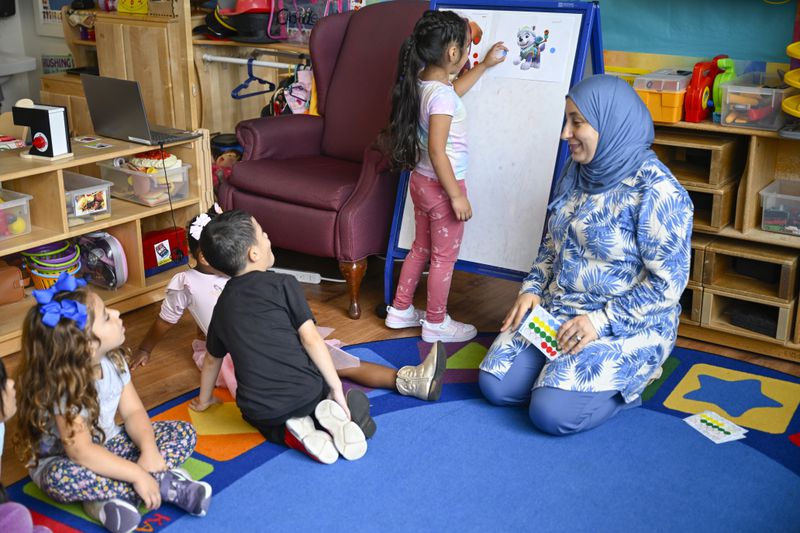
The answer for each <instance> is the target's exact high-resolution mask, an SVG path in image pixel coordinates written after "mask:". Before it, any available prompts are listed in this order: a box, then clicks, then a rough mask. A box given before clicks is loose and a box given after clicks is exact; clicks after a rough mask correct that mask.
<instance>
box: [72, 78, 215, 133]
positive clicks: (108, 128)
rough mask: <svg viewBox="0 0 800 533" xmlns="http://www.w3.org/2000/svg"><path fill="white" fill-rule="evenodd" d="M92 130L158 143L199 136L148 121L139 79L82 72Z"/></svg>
mask: <svg viewBox="0 0 800 533" xmlns="http://www.w3.org/2000/svg"><path fill="white" fill-rule="evenodd" d="M81 83H83V92H84V94H85V95H86V103H87V104H88V105H89V115H90V116H91V117H92V125H93V126H94V131H95V133H96V134H98V135H102V136H103V137H111V138H112V139H119V140H121V141H131V142H135V143H141V144H147V145H150V146H158V145H159V144H162V143H164V144H166V143H172V142H178V141H185V140H188V139H194V138H196V137H200V135H201V134H200V133H195V132H191V131H185V130H177V129H175V128H167V127H164V126H154V127H151V126H150V124H149V123H148V122H147V113H145V110H144V102H143V101H142V93H141V91H140V90H139V82H138V81H130V80H119V79H117V78H106V77H104V76H92V75H90V74H81Z"/></svg>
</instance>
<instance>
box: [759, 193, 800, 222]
mask: <svg viewBox="0 0 800 533" xmlns="http://www.w3.org/2000/svg"><path fill="white" fill-rule="evenodd" d="M758 194H759V195H760V196H761V209H762V211H761V229H763V230H764V231H774V232H776V233H788V234H789V235H800V181H794V180H775V181H773V182H772V183H770V184H769V185H767V186H766V187H764V188H763V189H761V191H760V192H759V193H758Z"/></svg>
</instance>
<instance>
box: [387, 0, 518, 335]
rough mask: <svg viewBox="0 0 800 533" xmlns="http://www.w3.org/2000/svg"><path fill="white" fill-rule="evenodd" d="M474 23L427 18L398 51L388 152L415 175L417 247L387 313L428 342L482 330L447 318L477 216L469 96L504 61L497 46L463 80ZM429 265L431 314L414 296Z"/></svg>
mask: <svg viewBox="0 0 800 533" xmlns="http://www.w3.org/2000/svg"><path fill="white" fill-rule="evenodd" d="M471 40H472V38H471V35H470V30H469V24H468V21H467V20H465V19H463V18H461V17H460V16H459V15H457V14H456V13H454V12H452V11H427V12H426V13H425V14H424V15H423V16H422V18H421V19H420V20H419V21H417V24H416V26H415V27H414V32H413V33H412V35H411V36H410V37H409V38H408V39H406V42H405V43H404V44H403V47H402V48H401V50H400V59H399V64H398V77H397V82H396V84H395V86H394V92H393V95H392V113H391V122H390V124H389V127H388V129H387V131H386V141H387V144H388V146H387V152H388V153H389V156H390V158H391V161H392V164H393V166H394V167H395V168H398V169H403V170H412V173H411V179H410V181H409V190H410V193H411V199H412V201H413V202H414V222H415V227H416V229H415V236H414V244H413V245H412V246H411V251H410V252H409V253H408V256H407V257H406V260H405V262H404V263H403V268H402V269H401V271H400V281H399V283H398V286H397V292H396V293H395V298H394V302H392V305H390V306H388V308H387V316H386V326H387V327H389V328H392V329H399V328H408V327H417V326H419V325H420V324H421V325H422V339H423V340H424V341H426V342H436V341H442V342H462V341H467V340H469V339H471V338H473V337H474V336H475V335H476V334H477V331H476V329H475V327H474V326H472V325H470V324H463V323H461V322H457V321H455V320H453V319H452V318H450V316H449V315H448V314H447V296H448V293H449V292H450V282H451V280H452V275H453V266H454V264H455V261H456V258H457V257H458V251H459V248H460V247H461V237H462V235H463V234H464V222H466V221H467V220H469V219H470V218H471V217H472V207H471V206H470V203H469V200H468V199H467V187H466V184H465V180H464V179H465V178H466V177H467V161H468V159H469V152H468V150H467V139H466V131H467V124H466V110H465V108H464V104H463V103H462V102H461V98H460V97H461V96H462V95H464V94H465V93H466V92H467V91H468V90H469V89H470V88H471V87H472V86H473V85H474V84H475V82H477V81H478V79H479V78H480V77H481V76H482V75H483V73H484V72H485V71H486V69H487V68H491V67H493V66H494V65H497V64H498V63H501V62H502V61H504V60H505V54H506V52H507V51H508V49H507V48H506V47H505V46H503V43H495V44H494V45H493V46H492V47H491V48H490V49H489V51H488V53H487V54H486V57H485V58H484V59H483V61H481V62H480V63H477V64H476V65H475V66H474V67H473V68H471V69H470V70H467V71H466V73H465V74H463V75H462V76H460V77H459V78H458V79H456V80H455V81H453V82H452V83H451V82H450V79H451V78H452V77H453V76H454V75H456V74H458V72H459V71H461V69H462V67H464V64H465V62H466V61H468V56H469V46H470V43H471ZM429 259H430V270H429V274H428V301H427V313H425V312H422V311H418V310H416V309H414V306H413V305H412V302H413V299H414V291H415V290H416V288H417V284H418V283H419V280H420V277H421V276H422V271H423V270H424V268H425V265H426V263H427V262H428V260H429Z"/></svg>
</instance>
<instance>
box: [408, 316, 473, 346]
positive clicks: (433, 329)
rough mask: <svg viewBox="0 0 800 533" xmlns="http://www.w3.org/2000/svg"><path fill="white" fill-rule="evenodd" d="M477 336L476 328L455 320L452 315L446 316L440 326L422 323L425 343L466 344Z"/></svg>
mask: <svg viewBox="0 0 800 533" xmlns="http://www.w3.org/2000/svg"><path fill="white" fill-rule="evenodd" d="M477 334H478V330H477V329H475V326H473V325H471V324H464V323H462V322H458V321H456V320H453V319H452V318H450V315H445V317H444V320H443V321H442V322H440V323H439V324H431V323H430V322H428V321H427V320H423V321H422V340H424V341H425V342H436V341H442V342H466V341H468V340H470V339H473V338H475V335H477Z"/></svg>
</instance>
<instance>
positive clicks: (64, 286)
mask: <svg viewBox="0 0 800 533" xmlns="http://www.w3.org/2000/svg"><path fill="white" fill-rule="evenodd" d="M84 285H86V280H83V279H78V278H76V277H74V276H72V275H70V274H67V273H66V272H62V273H61V275H60V276H59V277H58V280H56V282H55V284H54V285H53V286H52V287H50V288H49V289H42V290H36V291H33V297H34V298H36V302H37V303H38V304H39V313H41V314H42V323H43V324H44V325H45V326H48V327H51V328H54V327H56V324H58V322H59V321H60V320H61V319H62V318H68V319H70V320H74V321H75V323H76V324H77V325H78V327H79V328H81V329H84V328H85V327H86V306H85V305H83V304H82V303H80V302H76V301H75V300H69V299H66V298H65V299H63V300H61V301H60V302H55V301H53V298H54V297H55V295H56V294H58V293H60V292H72V291H74V290H75V289H77V288H78V287H83V286H84Z"/></svg>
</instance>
